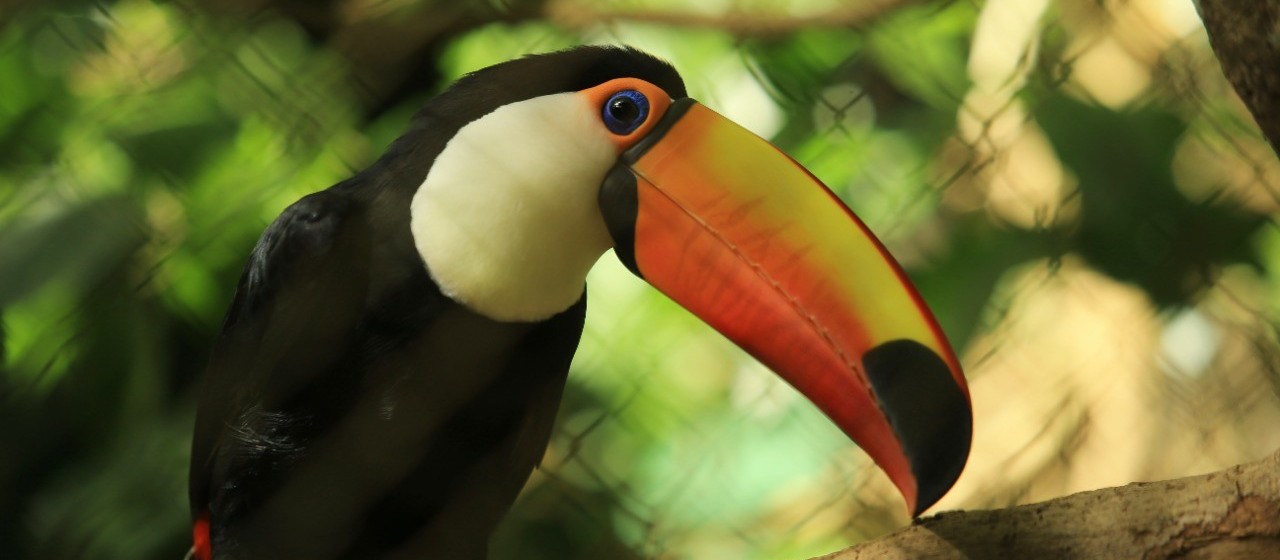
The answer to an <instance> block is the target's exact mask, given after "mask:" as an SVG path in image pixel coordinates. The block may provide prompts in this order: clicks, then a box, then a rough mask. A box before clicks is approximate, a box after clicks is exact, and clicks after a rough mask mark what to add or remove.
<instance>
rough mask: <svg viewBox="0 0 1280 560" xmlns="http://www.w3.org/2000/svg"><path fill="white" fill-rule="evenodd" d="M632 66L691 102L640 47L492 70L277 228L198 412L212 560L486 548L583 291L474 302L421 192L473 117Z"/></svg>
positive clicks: (536, 427) (554, 381) (426, 111)
mask: <svg viewBox="0 0 1280 560" xmlns="http://www.w3.org/2000/svg"><path fill="white" fill-rule="evenodd" d="M618 77H637V78H641V79H644V80H647V81H649V82H652V83H654V84H657V85H659V86H661V87H663V88H664V89H666V90H667V92H669V93H670V94H671V96H672V97H673V98H679V97H683V96H684V87H683V84H682V83H681V82H680V78H679V76H678V75H677V74H676V73H675V71H674V70H673V69H672V68H671V67H670V66H668V65H666V64H665V63H662V62H660V61H658V60H656V59H653V58H651V57H649V56H648V55H644V54H642V53H639V52H637V51H633V50H627V49H617V48H601V47H586V48H579V49H575V50H572V51H567V52H562V53H556V54H554V55H541V56H533V57H526V58H523V59H520V60H517V61H512V62H509V63H504V64H501V65H498V66H494V67H490V68H487V69H485V70H483V71H480V72H477V73H474V74H471V75H469V76H467V77H464V78H463V79H461V80H460V81H459V82H458V83H457V84H456V85H455V86H454V87H452V88H450V89H449V90H448V91H446V92H444V93H442V94H441V95H439V96H437V97H436V98H434V99H432V100H431V101H429V102H428V103H427V105H426V106H425V107H424V108H423V109H422V110H421V111H420V112H419V113H418V114H417V115H416V116H415V117H414V119H413V121H412V123H411V124H410V127H409V130H408V132H406V134H404V135H403V136H402V137H400V138H399V139H398V140H396V141H395V142H394V143H393V144H392V145H391V146H390V147H389V148H388V150H387V152H386V153H385V154H384V155H383V156H382V157H381V158H380V159H379V160H378V161H377V162H375V163H374V164H373V165H372V166H370V167H369V168H368V169H366V170H364V171H362V172H360V173H359V174H357V175H356V176H355V177H353V178H351V179H349V180H347V181H344V182H342V183H339V184H338V185H335V186H333V187H331V188H329V189H327V190H325V191H322V192H319V193H316V194H312V195H310V196H307V197H305V198H303V199H302V200H300V201H298V202H297V203H295V204H294V205H292V206H290V207H289V208H288V209H286V210H285V211H284V212H283V213H282V214H281V216H280V217H279V218H278V219H277V220H276V221H275V222H274V223H273V224H272V225H271V226H270V227H269V228H268V229H267V230H266V232H265V233H264V234H263V236H262V239H261V240H260V241H259V243H258V245H257V247H256V248H255V249H254V251H253V253H252V255H251V257H250V260H249V263H248V265H247V266H246V268H245V272H244V274H243V275H242V277H241V280H240V284H239V287H238V290H237V292H236V297H235V301H234V302H233V303H232V305H231V308H230V310H229V312H228V314H227V318H226V323H225V325H224V327H223V330H222V333H221V334H220V336H219V338H218V341H217V343H216V346H215V349H214V352H213V356H212V359H211V362H210V366H209V371H208V373H207V379H206V380H205V386H204V389H203V392H202V396H201V400H200V405H199V412H198V416H197V422H196V431H195V438H194V443H193V451H192V463H191V473H190V476H191V478H190V499H191V504H192V509H193V513H194V515H195V516H196V517H197V518H201V517H202V516H207V519H208V520H209V524H210V526H211V530H210V536H211V541H212V550H213V554H214V557H215V558H218V559H230V558H237V559H257V558H273V559H280V558H307V559H317V560H319V559H326V558H353V559H355V558H358V559H370V558H482V557H484V555H485V550H486V543H487V540H488V536H489V534H490V533H491V532H492V530H493V528H494V527H495V526H496V524H497V523H498V521H499V520H500V519H501V517H502V515H503V514H504V513H505V512H506V510H507V509H508V508H509V507H510V505H511V503H512V502H513V501H514V499H515V497H516V495H517V494H518V493H519V490H520V488H521V487H522V486H523V484H524V482H525V480H526V479H527V478H528V476H529V474H530V472H531V470H532V469H533V467H534V466H535V464H536V463H537V462H538V461H539V459H540V458H541V456H542V453H543V451H544V449H545V447H546V445H547V441H548V439H549V438H550V434H551V427H552V423H553V419H554V417H555V412H556V409H557V407H558V404H559V399H560V394H561V392H562V389H563V386H564V383H565V377H566V373H567V371H568V368H569V363H570V361H571V359H572V357H573V353H574V349H575V348H576V346H577V343H578V339H579V337H580V335H581V331H582V323H583V318H584V315H585V310H586V298H585V294H584V295H583V298H582V299H580V300H579V301H578V302H577V303H576V304H575V305H573V306H572V307H570V308H569V309H567V310H565V311H563V312H561V313H559V314H557V315H555V316H553V317H551V318H549V319H547V320H545V321H542V322H536V323H502V322H498V321H493V320H490V319H488V318H485V317H482V316H480V315H477V314H475V313H473V312H471V311H469V310H468V309H466V308H465V307H463V306H461V305H459V304H457V303H455V302H454V301H452V300H450V299H449V298H447V297H445V296H444V295H442V294H441V292H440V290H439V288H438V287H437V286H436V285H435V284H434V283H433V282H432V280H431V278H430V276H429V274H428V271H427V270H426V268H425V266H424V264H423V262H422V259H421V257H420V256H419V254H418V252H417V250H416V248H415V246H414V241H413V238H412V234H411V232H410V228H409V224H410V215H409V207H410V204H409V202H410V201H411V200H412V197H413V194H414V191H415V189H417V188H418V186H419V185H420V184H421V183H422V181H423V179H424V177H425V176H426V174H427V173H428V172H429V170H430V167H431V164H432V162H433V161H434V159H435V157H436V156H437V155H438V154H439V153H440V152H441V150H443V148H444V146H445V144H446V143H447V142H448V140H449V139H450V138H451V137H452V136H453V135H454V134H455V133H456V132H457V131H458V130H459V129H460V128H461V127H462V126H464V125H466V124H467V123H469V122H471V121H474V120H475V119H477V118H479V117H481V116H483V115H485V114H487V113H489V112H491V111H493V110H494V109H496V108H497V107H499V106H502V105H505V104H508V103H512V102H515V101H519V100H523V99H530V98H533V97H538V96H542V95H547V94H551V93H558V92H567V91H577V90H580V89H584V88H587V87H591V86H594V85H597V84H599V83H602V82H605V81H607V80H609V79H613V78H618ZM520 234H522V232H496V231H495V232H492V235H494V236H495V237H500V236H503V235H520ZM510 273H511V274H513V275H518V274H520V271H518V270H512V271H510Z"/></svg>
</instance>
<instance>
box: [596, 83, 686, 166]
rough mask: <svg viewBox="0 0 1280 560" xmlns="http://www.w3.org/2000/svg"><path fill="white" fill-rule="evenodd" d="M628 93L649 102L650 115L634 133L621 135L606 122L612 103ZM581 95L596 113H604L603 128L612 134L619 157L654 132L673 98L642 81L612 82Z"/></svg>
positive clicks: (631, 131) (628, 132)
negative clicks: (651, 131) (650, 132)
mask: <svg viewBox="0 0 1280 560" xmlns="http://www.w3.org/2000/svg"><path fill="white" fill-rule="evenodd" d="M626 92H634V94H636V95H637V96H639V97H642V98H644V99H645V100H646V101H647V102H648V111H647V115H646V116H645V117H644V119H643V121H642V122H640V123H639V124H638V125H636V126H635V128H634V129H631V130H629V131H626V132H625V133H622V134H619V133H618V132H616V131H614V130H613V129H612V128H610V126H609V123H608V122H606V119H607V117H606V116H605V115H606V113H607V111H608V109H609V107H608V104H609V102H610V101H612V100H614V99H615V98H616V97H617V96H619V95H621V94H625V93H626ZM578 95H581V96H583V97H585V98H586V102H587V104H588V105H589V106H590V107H592V108H593V110H596V111H600V115H601V119H600V126H601V127H603V128H605V130H607V131H608V133H609V139H610V140H612V141H613V145H614V148H615V149H617V151H618V153H619V154H621V153H622V152H623V151H625V150H626V149H627V148H630V147H631V146H632V145H634V144H635V143H636V142H639V141H640V139H641V138H644V137H645V135H647V134H648V133H649V131H650V130H653V127H654V126H655V125H656V124H657V123H658V121H660V120H662V116H663V115H664V114H666V112H667V108H668V107H670V106H671V96H669V95H667V92H666V91H663V89H662V88H660V87H658V86H655V85H653V84H651V83H649V82H646V81H644V80H641V79H639V78H617V79H614V80H609V81H607V82H605V83H603V84H600V85H598V86H595V87H591V88H587V89H584V90H582V91H579V92H578ZM633 101H634V99H633Z"/></svg>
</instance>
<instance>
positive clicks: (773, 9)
mask: <svg viewBox="0 0 1280 560" xmlns="http://www.w3.org/2000/svg"><path fill="white" fill-rule="evenodd" d="M582 43H625V44H630V45H634V46H637V47H640V48H642V49H645V50H648V51H650V52H653V53H655V54H657V55H659V56H662V57H664V58H666V59H668V60H670V61H672V62H673V63H674V64H675V65H676V66H677V67H678V68H679V69H680V70H681V72H682V73H683V74H684V76H685V79H686V81H687V82H688V85H689V89H690V92H691V94H692V95H693V96H695V97H697V98H698V99H700V100H702V101H703V102H705V103H706V104H708V105H710V106H711V107H712V108H715V109H717V110H719V111H721V112H723V113H725V114H727V115H728V116H729V117H731V118H733V119H735V120H737V121H738V122H740V123H743V124H744V125H746V126H747V127H749V128H751V129H752V130H754V131H756V132H757V133H759V134H761V135H763V136H765V137H767V138H770V139H772V140H773V141H774V142H775V143H777V144H778V145H779V146H780V147H782V148H783V149H784V150H786V151H787V152H789V153H791V154H793V155H794V156H795V157H796V158H797V159H798V160H799V161H801V162H802V163H803V164H805V165H806V166H808V167H809V168H810V169H811V170H813V172H814V173H815V174H816V175H817V176H819V177H820V178H821V179H823V180H824V181H825V182H826V183H827V184H828V185H830V186H831V187H832V188H833V189H834V190H835V191H836V192H837V193H838V194H839V195H840V196H841V197H843V199H844V200H845V202H846V203H847V204H848V205H849V206H850V207H852V208H853V209H854V210H855V211H856V212H858V213H859V214H860V215H861V216H862V217H863V218H864V219H865V220H866V222H867V223H868V224H869V225H870V227H871V228H872V229H873V230H874V231H876V232H878V233H879V235H881V237H882V238H883V239H884V240H885V242H886V243H887V245H888V246H889V248H890V249H891V251H892V252H893V253H894V254H895V255H897V257H898V258H899V259H900V260H901V262H902V263H903V264H904V265H905V267H906V268H907V270H908V271H909V274H910V276H911V277H912V278H913V279H914V280H915V281H916V282H917V284H918V286H919V288H920V290H921V292H922V293H923V295H924V297H925V298H926V299H927V300H928V302H929V303H930V304H931V305H932V307H933V308H934V310H935V311H936V313H937V314H938V317H939V319H940V321H941V323H942V325H943V327H944V329H945V330H946V332H947V333H948V335H949V336H950V337H951V340H952V341H953V343H954V345H955V346H956V348H957V350H958V351H959V352H960V354H961V356H962V361H963V363H964V365H965V367H966V368H967V372H968V376H969V379H970V381H971V384H972V385H971V387H972V393H973V400H974V406H975V418H976V433H975V441H974V448H973V453H972V456H971V459H970V462H969V465H968V468H967V470H966V472H965V473H964V475H963V476H962V477H961V479H960V481H959V484H958V485H957V486H956V487H955V489H954V490H953V491H952V492H951V493H950V494H949V495H948V496H947V497H946V498H945V499H944V500H943V501H942V502H941V504H940V505H939V506H938V507H937V508H935V511H936V510H938V509H952V508H985V507H1000V506H1006V505H1010V504H1015V503H1026V502H1031V501H1036V500H1041V499H1046V498H1050V497H1054V496H1058V495H1063V494H1067V493H1070V492H1075V491H1079V490H1086V489H1092V488H1098V487H1103V486H1110V485H1119V484H1123V483H1127V482H1130V481H1136V480H1151V479H1162V478H1170V477H1177V476H1183V475H1190V474H1195V473H1202V472H1206V471H1210V470H1216V469H1219V468H1223V467H1226V466H1229V465H1232V464H1235V463H1239V462H1243V461H1247V460H1250V459H1253V458H1257V457H1259V456H1262V455H1264V454H1265V453H1267V452H1269V451H1271V450H1273V449H1275V448H1277V447H1280V373H1278V366H1280V342H1278V339H1277V327H1278V325H1280V229H1278V228H1277V227H1276V226H1277V224H1276V217H1277V216H1278V215H1280V164H1278V163H1277V159H1276V157H1275V154H1274V153H1273V152H1272V151H1271V150H1270V149H1269V147H1268V146H1267V144H1266V142H1265V140H1263V139H1262V138H1261V136H1260V135H1259V133H1258V131H1257V129H1256V128H1255V126H1254V125H1253V123H1252V121H1251V120H1250V118H1249V117H1248V115H1247V112H1246V111H1245V110H1244V108H1243V106H1242V105H1241V103H1240V102H1239V101H1238V100H1237V98H1236V97H1235V95H1234V93H1233V92H1232V91H1231V89H1230V87H1229V86H1228V85H1227V84H1226V83H1225V81H1224V80H1223V78H1222V75H1221V72H1220V70H1219V68H1218V66H1217V63H1216V60H1215V59H1214V58H1213V54H1212V52H1211V51H1210V50H1209V48H1208V44H1207V41H1206V38H1205V34H1204V31H1203V29H1202V26H1201V24H1200V21H1199V19H1198V18H1197V15H1196V13H1195V10H1194V7H1193V5H1192V2H1191V0H1056V1H1050V0H987V1H986V2H983V1H978V0H954V1H928V0H920V1H912V0H879V1H871V0H848V1H838V0H753V1H742V2H733V1H708V0H699V1H693V0H616V1H609V2H588V1H586V0H489V1H471V2H450V1H444V0H438V1H433V0H324V1H315V2H309V1H303V0H225V1H221V2H208V3H201V2H195V1H183V0H173V1H160V0H101V1H84V0H61V1H52V2H38V1H22V0H4V1H0V320H2V322H0V325H2V326H3V332H2V334H3V337H2V341H3V345H2V346H0V365H2V367H3V372H2V377H0V557H3V558H7V559H25V558H42V559H44V558H50V559H60V558H87V559H126V558H138V559H157V560H160V559H164V560H177V559H178V558H180V557H181V556H182V555H183V554H184V553H185V551H186V548H187V545H188V540H187V539H188V529H187V527H188V514H187V510H186V498H185V496H186V491H185V484H186V481H185V476H186V461H187V451H188V445H189V431H190V428H191V425H192V419H193V403H194V398H193V397H194V394H195V391H196V390H197V387H198V379H199V377H200V374H201V368H202V364H203V363H204V362H205V360H206V359H207V356H208V352H209V348H210V344H211V340H212V339H213V337H214V335H215V333H216V332H217V330H218V328H219V326H220V322H221V318H222V314H223V312H224V309H225V307H226V305H227V304H228V303H229V301H230V298H231V296H232V293H233V290H234V282H235V280H236V278H237V277H238V275H239V272H240V269H241V267H242V266H243V264H244V261H245V259H246V256H247V255H248V252H249V250H250V248H251V247H252V245H253V244H254V242H255V241H256V239H257V236H258V235H259V234H260V233H261V231H262V230H263V228H265V226H266V225H267V224H268V223H269V222H270V221H271V220H272V219H273V218H274V217H275V216H276V215H277V214H278V213H279V212H280V210H281V209H282V208H284V207H285V206H286V205H288V204H290V203H291V202H292V201H294V200H296V199H297V198H298V197H300V196H301V195H304V194H306V193H309V192H313V191H316V190H319V189H322V188H325V187H327V186H329V185H331V184H333V183H335V182H337V181H339V180H341V179H343V178H345V177H347V176H349V175H350V174H351V173H352V172H353V171H354V170H357V169H360V168H361V167H362V166H364V165H366V164H368V163H370V162H371V161H372V160H373V159H374V158H375V157H376V156H377V155H378V154H379V153H380V151H381V150H382V148H383V147H384V146H386V145H387V143H388V142H389V141H390V140H391V139H392V138H394V137H395V136H396V135H397V134H398V133H399V131H400V130H401V128H402V126H403V125H404V123H405V122H406V121H407V119H408V117H409V115H410V114H411V113H412V112H413V111H414V110H415V109H416V108H417V107H418V106H420V105H421V103H422V102H423V100H425V99H426V98H428V97H429V96H431V95H432V94H433V93H435V92H438V91H440V90H441V89H442V88H443V87H445V86H446V85H447V84H448V83H449V82H450V81H452V80H454V79H455V78H457V77H458V76H460V75H462V74H463V73H465V72H468V71H470V70H474V69H477V68H480V67H483V66H485V65H488V64H491V63H495V62H498V61H502V60H506V59H509V58H512V57H515V56H519V55H521V54H524V53H530V52H540V51H548V50H554V49H559V48H563V47H567V46H571V45H576V44H582ZM589 286H590V290H589V293H590V298H591V306H590V314H589V317H588V323H587V331H586V333H585V335H584V339H583V343H582V346H581V348H580V350H579V354H578V357H577V360H576V362H575V365H574V367H573V371H572V374H571V376H570V380H569V386H568V389H567V393H566V396H565V400H564V406H563V408H562V410H561V413H560V417H559V420H558V423H557V426H556V429H555V435H554V438H553V441H552V446H551V448H550V450H549V451H548V453H547V456H546V459H545V461H544V465H543V468H542V469H541V470H539V471H537V472H536V473H535V474H534V476H533V478H532V479H531V481H530V483H529V485H528V488H527V489H526V492H525V494H524V496H523V497H522V499H521V501H520V502H519V503H518V505H517V506H516V508H515V511H514V512H513V513H512V515H511V516H510V518H509V519H508V520H507V522H506V523H505V525H504V526H503V528H502V530H501V531H500V532H499V534H498V535H497V536H496V540H495V545H494V546H495V549H494V557H495V558H532V559H544V558H545V559H566V558H699V559H701V558H713V559H714V558H787V559H790V558H806V557H809V556H814V555H819V554H823V553H827V552H831V551H834V550H836V549H839V548H842V547H844V546H848V545H850V544H853V543H856V542H858V541H861V540H865V539H868V538H872V537H875V536H878V535H881V534H884V533H885V532H887V531H890V530H892V529H893V528H896V527H900V526H902V525H904V524H905V523H907V522H908V518H907V514H906V512H905V511H904V507H903V506H902V504H901V503H900V498H899V497H898V496H897V495H896V493H895V492H894V490H893V489H892V487H891V485H890V484H889V483H888V481H887V479H886V478H885V477H884V476H883V475H882V474H881V473H879V472H878V471H877V470H876V469H875V468H874V467H873V466H871V465H870V464H869V461H868V460H867V458H866V457H865V456H864V455H863V454H862V452H861V451H859V450H858V449H857V448H856V447H854V446H853V445H852V444H851V443H850V442H848V440H847V439H846V438H845V437H844V436H843V435H841V434H840V433H839V431H838V430H837V429H835V428H834V427H833V426H831V425H830V424H829V422H827V421H826V420H825V419H824V418H823V417H822V416H821V415H820V414H819V413H817V412H816V411H815V410H814V409H813V408H812V407H811V406H810V405H809V404H807V403H806V402H805V401H804V400H803V399H802V398H800V397H799V396H798V395H797V394H796V393H795V392H794V391H793V390H792V389H790V388H789V387H787V386H786V385H784V384H783V383H781V382H780V381H778V380H777V379H775V378H774V377H773V376H772V375H771V374H770V373H769V372H768V371H766V370H765V369H764V368H763V367H761V366H760V365H758V364H756V363H755V362H753V361H752V360H751V359H750V358H748V357H747V356H745V355H744V354H743V353H741V352H740V351H738V350H737V349H735V348H734V347H733V346H732V345H731V344H729V343H728V342H726V341H725V340H724V339H722V338H721V337H720V336H719V335H717V334H716V333H714V332H713V331H711V330H710V329H709V328H707V327H705V326H703V325H702V324H701V323H699V322H698V321H697V320H696V319H694V318H692V317H691V316H690V315H688V314H687V313H685V312H684V311H682V310H681V309H679V308H678V307H677V306H675V305H674V304H673V303H671V302H670V301H668V300H666V299H665V298H663V297H662V296H661V295H660V294H658V293H656V292H655V291H653V290H652V289H650V288H648V287H647V286H646V285H644V284H643V283H641V282H639V281H637V280H635V279H634V278H632V277H631V275H630V274H629V273H627V272H626V271H625V270H624V269H623V268H622V267H621V266H620V265H619V264H617V262H616V259H613V258H612V257H610V256H606V257H605V258H603V259H602V260H601V262H600V264H599V265H598V266H597V268H596V269H595V270H594V271H593V272H592V276H591V278H590V280H589Z"/></svg>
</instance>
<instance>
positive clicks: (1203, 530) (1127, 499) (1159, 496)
mask: <svg viewBox="0 0 1280 560" xmlns="http://www.w3.org/2000/svg"><path fill="white" fill-rule="evenodd" d="M918 558H931V559H937V560H949V559H978V558H1037V559H1049V558H1079V559H1084V558H1143V559H1147V560H1157V559H1164V558H1188V559H1218V558H1221V559H1232V560H1238V559H1245V560H1247V559H1255V558H1256V559H1264V558H1270V559H1274V558H1280V451H1277V452H1276V453H1274V454H1272V455H1271V456H1270V457H1268V458H1266V459H1263V460H1261V461H1257V462H1254V463H1248V464H1245V465H1239V466H1235V467H1232V468H1229V469H1227V470H1224V471H1219V472H1216V473H1212V474H1207V475H1201V476H1193V477H1189V478H1180V479H1177V480H1168V481H1164V482H1141V483H1135V484H1130V485H1128V486H1122V487H1119V488H1104V489H1102V490H1094V491H1090V492H1082V493H1079V494H1072V495H1070V496H1066V497H1062V498H1056V499H1053V500H1049V501H1047V502H1042V503H1038V504H1030V505H1025V506H1016V507H1011V508H1006V509H997V510H980V511H956V512H944V513H940V514H938V515H935V516H933V517H928V518H925V519H922V520H920V521H918V522H917V523H916V524H915V525H912V526H911V527H908V528H906V529H903V530H901V531H898V532H896V533H893V534H890V535H888V536H885V537H882V538H879V539H876V540H874V541H870V542H866V543H863V544H860V545H858V546H855V547H853V548H850V549H846V550H843V551H841V552H837V553H835V554H830V555H827V556H823V557H822V560H870V559H877V560H895V559H903V560H906V559H918Z"/></svg>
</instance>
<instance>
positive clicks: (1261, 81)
mask: <svg viewBox="0 0 1280 560" xmlns="http://www.w3.org/2000/svg"><path fill="white" fill-rule="evenodd" d="M1196 6H1197V7H1198V8H1199V10H1200V18H1201V19H1203V20H1204V26H1205V29H1207V30H1208V31H1209V43H1210V44H1211V45H1213V52H1214V53H1215V54H1217V55H1218V61H1219V62H1221V63H1222V71H1223V73H1224V74H1226V76H1227V80H1229V81H1230V82H1231V85H1233V86H1235V88H1236V93H1238V94H1240V99H1242V100H1244V103H1245V105H1247V106H1248V107H1249V111H1250V112H1252V113H1253V118H1254V119H1255V120H1257V121H1258V126H1259V127H1260V128H1261V129H1262V133H1263V134H1265V135H1266V136H1267V139H1268V140H1269V141H1270V142H1271V149H1272V150H1274V151H1276V152H1277V153H1280V0H1199V1H1198V2H1196Z"/></svg>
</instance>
